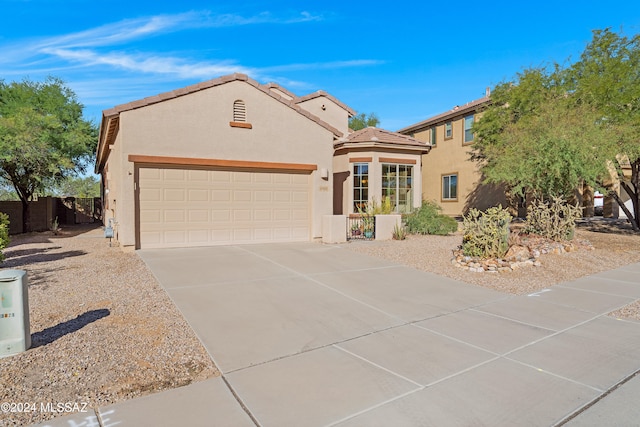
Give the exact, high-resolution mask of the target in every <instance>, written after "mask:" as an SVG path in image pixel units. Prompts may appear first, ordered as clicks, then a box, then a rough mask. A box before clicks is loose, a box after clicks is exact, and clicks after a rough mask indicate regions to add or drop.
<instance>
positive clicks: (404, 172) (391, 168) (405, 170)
mask: <svg viewBox="0 0 640 427" xmlns="http://www.w3.org/2000/svg"><path fill="white" fill-rule="evenodd" d="M412 187H413V166H409V165H395V164H388V163H383V164H382V199H383V201H384V199H386V198H387V197H388V198H389V200H390V201H391V206H393V207H394V211H396V212H410V211H411V207H412V206H413V203H412V201H413V193H412Z"/></svg>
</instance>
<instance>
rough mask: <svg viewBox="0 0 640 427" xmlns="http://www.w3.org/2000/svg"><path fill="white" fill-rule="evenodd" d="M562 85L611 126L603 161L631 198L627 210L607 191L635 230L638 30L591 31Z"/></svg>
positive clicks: (639, 206)
mask: <svg viewBox="0 0 640 427" xmlns="http://www.w3.org/2000/svg"><path fill="white" fill-rule="evenodd" d="M568 85H569V90H570V91H571V92H572V93H573V97H574V98H575V99H576V102H582V103H584V104H587V105H591V106H594V107H595V108H597V110H598V111H599V113H600V114H601V115H602V120H603V121H605V122H606V123H608V124H610V125H611V126H612V127H613V128H614V129H615V130H616V132H615V134H614V135H613V136H612V141H611V142H613V144H614V148H615V151H614V152H613V153H610V155H609V158H608V160H609V162H610V165H611V169H612V170H613V172H614V175H615V177H616V178H617V180H618V181H619V182H620V187H621V188H622V189H623V190H624V191H625V192H626V193H627V194H628V195H629V198H630V199H631V202H632V211H630V210H629V209H627V207H626V206H625V205H624V203H623V202H622V199H621V198H620V196H619V194H618V193H617V192H616V191H610V192H609V193H610V195H612V196H613V197H614V198H615V199H616V201H617V202H618V204H619V205H620V207H621V208H622V210H623V211H624V212H625V214H626V215H627V218H629V220H630V222H631V224H632V225H633V228H634V230H640V34H636V35H635V36H633V37H626V36H623V35H621V34H616V33H613V32H611V31H610V30H609V29H605V30H597V31H594V35H593V40H592V41H591V43H589V45H588V46H587V48H586V49H585V51H584V52H583V53H582V55H581V57H580V60H579V61H578V62H576V63H575V64H573V66H572V67H571V68H570V70H569V73H568ZM625 170H627V171H630V175H631V176H630V178H629V177H627V176H625V173H624V172H625Z"/></svg>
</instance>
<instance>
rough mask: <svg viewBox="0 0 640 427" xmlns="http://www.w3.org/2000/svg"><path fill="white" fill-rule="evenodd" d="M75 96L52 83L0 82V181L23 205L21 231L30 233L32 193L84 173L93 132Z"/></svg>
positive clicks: (94, 136)
mask: <svg viewBox="0 0 640 427" xmlns="http://www.w3.org/2000/svg"><path fill="white" fill-rule="evenodd" d="M82 109H83V106H82V104H80V103H79V102H78V100H77V97H76V95H75V93H73V91H72V90H71V89H69V88H67V87H66V86H65V85H64V83H63V82H62V81H61V80H60V79H57V78H53V77H50V78H48V79H47V80H46V81H45V82H42V83H38V82H32V81H29V80H24V81H22V82H12V83H5V82H4V81H0V178H2V179H3V180H5V181H7V182H10V183H11V184H12V186H13V187H14V189H15V190H16V193H17V195H18V197H19V199H20V201H21V202H22V218H23V231H24V232H28V231H31V224H30V220H29V217H30V215H29V202H30V201H31V200H32V199H33V196H34V194H37V193H42V192H44V190H45V189H46V188H47V187H48V186H51V185H53V184H55V183H57V182H60V181H61V180H63V179H64V178H65V177H68V176H71V175H73V174H76V173H78V172H84V171H85V170H86V166H87V165H88V163H89V161H90V160H91V158H92V156H93V153H94V151H95V148H96V144H97V127H96V126H95V125H94V124H93V123H91V122H89V121H87V120H84V119H83V117H82Z"/></svg>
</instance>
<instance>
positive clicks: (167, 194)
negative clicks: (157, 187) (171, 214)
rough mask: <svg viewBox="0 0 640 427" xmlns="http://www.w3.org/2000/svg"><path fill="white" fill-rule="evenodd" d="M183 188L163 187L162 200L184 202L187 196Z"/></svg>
mask: <svg viewBox="0 0 640 427" xmlns="http://www.w3.org/2000/svg"><path fill="white" fill-rule="evenodd" d="M184 193H185V190H184V189H182V188H165V189H164V191H163V196H164V198H163V201H165V202H184V201H185V200H186V199H187V198H186V197H185V195H184Z"/></svg>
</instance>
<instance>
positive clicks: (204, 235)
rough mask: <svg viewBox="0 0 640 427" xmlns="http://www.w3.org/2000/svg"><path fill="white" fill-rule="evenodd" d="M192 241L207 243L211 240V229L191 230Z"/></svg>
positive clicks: (190, 237)
mask: <svg viewBox="0 0 640 427" xmlns="http://www.w3.org/2000/svg"><path fill="white" fill-rule="evenodd" d="M188 233H189V242H190V243H207V242H209V230H189V232H188Z"/></svg>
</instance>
